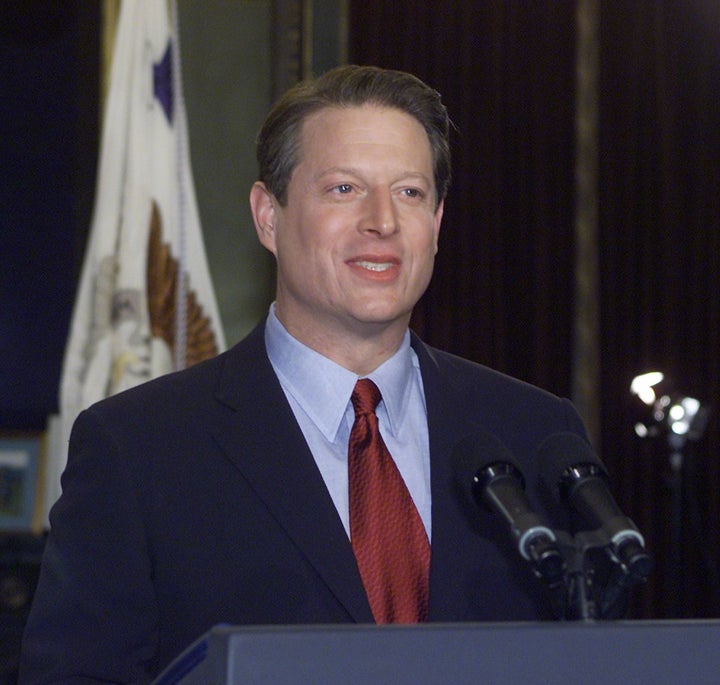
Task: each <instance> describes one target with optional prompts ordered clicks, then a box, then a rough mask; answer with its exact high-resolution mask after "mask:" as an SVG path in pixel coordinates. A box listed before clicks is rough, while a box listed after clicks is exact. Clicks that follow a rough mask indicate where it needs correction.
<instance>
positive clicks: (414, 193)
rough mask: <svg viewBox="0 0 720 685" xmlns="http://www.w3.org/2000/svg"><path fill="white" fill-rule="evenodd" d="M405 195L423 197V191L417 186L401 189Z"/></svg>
mask: <svg viewBox="0 0 720 685" xmlns="http://www.w3.org/2000/svg"><path fill="white" fill-rule="evenodd" d="M403 194H404V195H405V197H423V193H422V191H421V190H419V189H418V188H405V189H404V190H403Z"/></svg>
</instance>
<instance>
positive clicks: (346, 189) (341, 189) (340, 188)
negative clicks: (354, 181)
mask: <svg viewBox="0 0 720 685" xmlns="http://www.w3.org/2000/svg"><path fill="white" fill-rule="evenodd" d="M335 191H336V192H338V193H340V194H341V195H347V194H348V193H350V192H352V186H351V185H350V184H349V183H341V184H340V185H336V186H335Z"/></svg>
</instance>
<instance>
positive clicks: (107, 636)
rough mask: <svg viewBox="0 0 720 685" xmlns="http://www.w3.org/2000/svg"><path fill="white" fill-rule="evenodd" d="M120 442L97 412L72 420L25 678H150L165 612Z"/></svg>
mask: <svg viewBox="0 0 720 685" xmlns="http://www.w3.org/2000/svg"><path fill="white" fill-rule="evenodd" d="M118 444H119V441H116V440H114V439H113V434H112V430H111V429H110V427H109V426H107V425H104V423H103V421H102V419H101V418H100V417H99V416H98V415H97V414H96V413H94V411H93V410H92V409H90V410H88V411H86V412H84V413H83V414H82V415H81V416H80V417H79V418H78V420H77V421H76V423H75V426H74V427H73V432H72V435H71V438H70V448H69V456H68V465H67V468H66V470H65V473H64V474H63V477H62V486H63V494H62V496H61V497H60V499H59V500H58V502H57V503H56V504H55V506H54V507H53V509H52V511H51V513H50V524H51V530H50V533H49V536H48V540H47V544H46V548H45V554H44V558H43V563H42V570H41V575H40V580H39V583H38V588H37V591H36V594H35V598H34V601H33V606H32V609H31V613H30V616H29V619H28V623H27V626H26V630H25V635H24V640H23V649H22V657H21V667H20V683H21V685H39V684H41V683H43V684H46V683H47V684H49V683H64V684H68V685H69V684H72V683H78V684H79V683H84V684H88V683H108V682H113V683H118V682H122V683H138V684H140V683H147V682H150V677H149V675H148V674H147V671H146V669H145V667H144V666H145V665H146V664H148V663H150V661H151V660H152V655H153V653H154V651H155V645H156V642H157V613H158V612H157V609H156V602H155V597H154V591H153V586H152V582H151V563H150V559H149V555H148V551H147V542H146V540H145V537H144V534H143V522H142V515H141V503H140V502H139V501H138V496H137V490H136V488H135V487H134V483H133V474H132V473H130V469H129V468H128V465H127V462H126V461H125V460H124V458H123V454H122V453H121V452H120V449H119V448H118Z"/></svg>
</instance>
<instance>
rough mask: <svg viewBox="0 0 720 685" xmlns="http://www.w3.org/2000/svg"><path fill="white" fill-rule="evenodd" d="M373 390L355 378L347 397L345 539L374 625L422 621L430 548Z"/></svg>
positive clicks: (368, 382)
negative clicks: (384, 433)
mask: <svg viewBox="0 0 720 685" xmlns="http://www.w3.org/2000/svg"><path fill="white" fill-rule="evenodd" d="M380 399H381V395H380V390H378V387H377V386H376V385H375V383H373V382H372V381H371V380H370V379H369V378H363V379H360V380H359V381H358V382H357V384H356V385H355V390H354V391H353V394H352V398H351V400H352V403H353V407H354V409H355V423H354V424H353V427H352V431H351V433H350V445H349V449H348V469H349V479H350V538H351V540H352V546H353V550H354V552H355V557H356V559H357V563H358V568H359V569H360V575H361V576H362V580H363V584H364V585H365V591H366V592H367V596H368V600H369V602H370V608H371V609H372V612H373V616H374V617H375V621H376V622H377V623H417V622H420V621H425V620H427V613H428V584H429V581H428V576H429V568H430V544H429V542H428V537H427V534H426V532H425V527H424V526H423V523H422V520H421V518H420V515H419V514H418V511H417V509H416V508H415V504H414V502H413V501H412V497H411V496H410V493H409V492H408V489H407V487H406V486H405V482H404V481H403V479H402V476H401V475H400V472H399V471H398V470H397V466H395V462H394V461H393V458H392V457H391V456H390V452H388V449H387V447H386V446H385V443H384V442H383V439H382V437H381V436H380V430H379V428H378V419H377V416H376V414H375V408H376V407H377V405H378V403H379V402H380Z"/></svg>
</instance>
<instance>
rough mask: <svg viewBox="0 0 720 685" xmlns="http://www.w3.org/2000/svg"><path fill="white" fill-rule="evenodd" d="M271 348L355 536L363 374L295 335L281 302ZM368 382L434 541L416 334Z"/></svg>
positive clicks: (269, 336) (268, 338)
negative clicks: (356, 428)
mask: <svg viewBox="0 0 720 685" xmlns="http://www.w3.org/2000/svg"><path fill="white" fill-rule="evenodd" d="M265 345H266V348H267V352H268V356H269V357H270V363H271V364H272V366H273V369H274V370H275V373H276V374H277V377H278V379H279V380H280V385H281V386H282V388H283V391H284V392H285V395H286V397H287V399H288V402H289V403H290V406H291V408H292V410H293V412H294V414H295V417H296V419H297V421H298V423H299V425H300V428H301V430H302V432H303V434H304V436H305V440H306V441H307V443H308V445H309V447H310V451H311V452H312V454H313V457H314V458H315V462H316V463H317V466H318V468H319V469H320V473H321V474H322V477H323V479H324V480H325V485H326V486H327V489H328V491H329V493H330V496H331V497H332V500H333V502H334V503H335V507H336V508H337V511H338V514H339V515H340V519H341V520H342V522H343V525H344V526H345V530H346V531H347V533H348V537H349V535H350V514H349V506H348V468H347V463H348V458H347V457H348V454H347V452H348V441H349V439H350V430H351V429H352V425H353V422H354V420H355V413H354V411H353V407H352V403H351V402H350V395H351V394H352V391H353V389H354V387H355V383H356V381H357V380H358V378H359V377H358V376H357V374H355V373H353V372H352V371H348V370H347V369H345V368H343V367H342V366H340V365H339V364H336V363H335V362H333V361H331V360H330V359H328V358H327V357H324V356H323V355H321V354H319V353H318V352H315V351H314V350H312V349H310V348H309V347H307V346H306V345H304V344H303V343H301V342H300V341H298V340H296V339H295V338H293V337H292V336H291V335H290V334H289V333H288V332H287V330H286V329H285V327H284V326H283V325H282V324H281V323H280V321H279V319H278V318H277V316H276V315H275V306H274V304H273V305H272V306H271V307H270V314H269V316H268V318H267V323H266V326H265ZM368 377H369V378H371V379H372V380H373V381H374V382H375V384H376V385H377V386H378V388H379V389H380V392H381V393H382V397H383V399H382V401H381V402H380V404H379V405H378V408H377V415H378V421H379V424H380V434H381V435H382V437H383V440H384V441H385V444H386V445H387V447H388V450H389V451H390V454H391V455H392V456H393V459H394V460H395V463H396V464H397V467H398V470H399V471H400V474H401V475H402V477H403V479H404V481H405V484H406V485H407V488H408V490H409V491H410V495H411V496H412V498H413V501H414V502H415V506H416V507H417V510H418V512H419V513H420V517H421V518H422V521H423V523H424V525H425V530H426V531H427V535H428V539H430V537H431V528H430V513H431V501H430V448H429V442H428V428H427V409H426V406H425V394H424V392H423V385H422V376H421V374H420V365H419V363H418V359H417V355H416V354H415V351H414V350H413V349H412V347H411V346H410V333H409V331H408V332H406V333H405V337H404V339H403V342H402V344H401V345H400V349H398V351H397V352H396V353H395V354H394V355H393V356H392V357H391V358H390V359H388V360H387V361H386V362H384V363H383V364H381V365H380V366H379V367H378V368H377V369H375V370H374V371H373V372H372V373H370V374H369V376H368ZM291 456H292V455H288V457H289V458H291Z"/></svg>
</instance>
